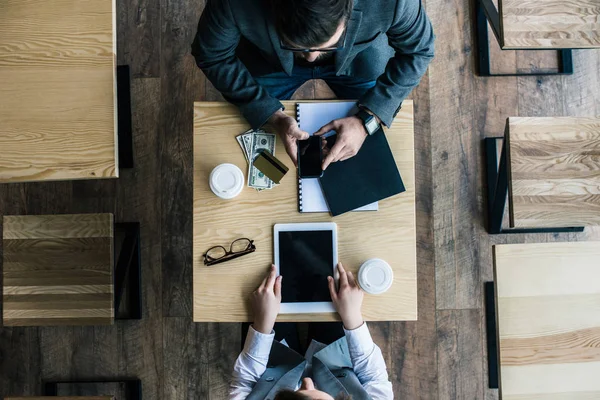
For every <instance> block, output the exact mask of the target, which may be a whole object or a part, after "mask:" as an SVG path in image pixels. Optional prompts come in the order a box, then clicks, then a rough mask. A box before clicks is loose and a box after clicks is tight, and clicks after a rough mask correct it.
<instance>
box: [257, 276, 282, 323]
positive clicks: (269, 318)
mask: <svg viewBox="0 0 600 400" xmlns="http://www.w3.org/2000/svg"><path fill="white" fill-rule="evenodd" d="M276 275H277V272H276V271H275V266H274V265H271V269H270V270H269V273H268V275H267V276H266V277H265V279H263V281H262V283H261V284H260V286H259V287H258V289H256V290H255V291H254V293H252V308H253V309H254V323H253V324H252V326H253V327H254V330H255V331H257V332H260V333H264V334H265V335H270V334H271V332H272V331H273V326H274V325H275V320H276V319H277V314H279V307H280V305H281V280H282V279H283V278H282V277H281V275H280V276H276Z"/></svg>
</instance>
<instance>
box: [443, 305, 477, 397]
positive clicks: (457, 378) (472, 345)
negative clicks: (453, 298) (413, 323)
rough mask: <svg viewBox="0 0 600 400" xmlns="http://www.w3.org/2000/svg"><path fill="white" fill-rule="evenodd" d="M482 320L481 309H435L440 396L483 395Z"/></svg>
mask: <svg viewBox="0 0 600 400" xmlns="http://www.w3.org/2000/svg"><path fill="white" fill-rule="evenodd" d="M481 321H482V319H481V310H439V311H438V312H437V340H438V370H439V383H438V385H439V392H438V393H439V395H438V398H439V399H441V400H443V399H480V398H482V395H483V379H482V376H483V371H482V368H483V363H482V359H483V355H482V347H481V340H482V335H481Z"/></svg>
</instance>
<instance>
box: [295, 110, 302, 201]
mask: <svg viewBox="0 0 600 400" xmlns="http://www.w3.org/2000/svg"><path fill="white" fill-rule="evenodd" d="M296 121H297V122H298V125H300V104H299V103H296ZM296 171H297V174H298V212H302V178H300V172H299V170H298V169H296Z"/></svg>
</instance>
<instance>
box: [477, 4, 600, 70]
mask: <svg viewBox="0 0 600 400" xmlns="http://www.w3.org/2000/svg"><path fill="white" fill-rule="evenodd" d="M475 4H476V18H477V41H478V43H477V47H478V52H479V74H480V75H482V76H499V75H505V76H506V75H512V76H519V75H563V74H572V73H573V60H572V54H571V50H570V49H579V48H600V25H599V24H598V18H600V4H599V3H598V1H597V0H580V1H564V0H498V9H499V11H498V9H496V6H495V5H494V3H493V2H492V0H476V1H475ZM488 22H489V24H490V26H491V28H492V31H493V32H494V35H495V36H496V39H497V40H498V43H499V44H500V47H501V48H502V49H503V50H508V49H512V50H516V49H521V50H540V49H560V51H559V61H560V67H559V72H558V73H555V72H534V73H531V72H530V73H515V74H492V73H490V50H489V38H488V27H487V25H488Z"/></svg>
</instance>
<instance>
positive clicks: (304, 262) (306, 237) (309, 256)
mask: <svg viewBox="0 0 600 400" xmlns="http://www.w3.org/2000/svg"><path fill="white" fill-rule="evenodd" d="M279 273H280V274H281V275H282V276H283V278H284V283H283V285H282V288H281V301H282V302H283V303H306V302H322V301H331V296H330V294H329V287H328V284H327V277H328V276H333V235H332V232H331V231H293V232H279Z"/></svg>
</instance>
